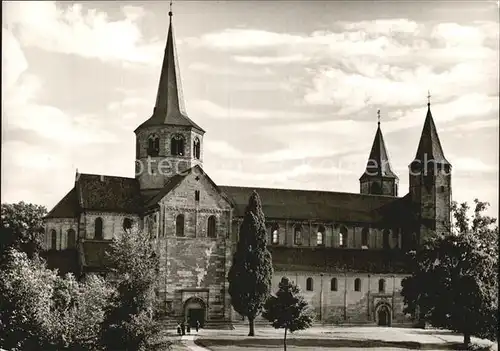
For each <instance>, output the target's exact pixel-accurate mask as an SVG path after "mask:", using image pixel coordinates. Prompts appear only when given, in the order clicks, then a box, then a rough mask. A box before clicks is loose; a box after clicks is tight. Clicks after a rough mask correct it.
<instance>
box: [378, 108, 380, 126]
mask: <svg viewBox="0 0 500 351" xmlns="http://www.w3.org/2000/svg"><path fill="white" fill-rule="evenodd" d="M377 120H378V122H377V123H378V125H379V126H380V109H379V110H378V111H377Z"/></svg>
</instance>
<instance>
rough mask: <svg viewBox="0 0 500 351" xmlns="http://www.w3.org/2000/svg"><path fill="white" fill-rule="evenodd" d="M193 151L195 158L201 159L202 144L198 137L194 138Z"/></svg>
mask: <svg viewBox="0 0 500 351" xmlns="http://www.w3.org/2000/svg"><path fill="white" fill-rule="evenodd" d="M193 153H194V158H195V159H197V160H199V159H200V156H201V144H200V139H198V138H197V137H196V138H194V141H193Z"/></svg>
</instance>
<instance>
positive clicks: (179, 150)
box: [170, 134, 184, 156]
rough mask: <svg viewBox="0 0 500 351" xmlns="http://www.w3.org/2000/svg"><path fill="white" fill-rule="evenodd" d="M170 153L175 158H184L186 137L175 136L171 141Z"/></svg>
mask: <svg viewBox="0 0 500 351" xmlns="http://www.w3.org/2000/svg"><path fill="white" fill-rule="evenodd" d="M170 153H171V154H172V155H173V156H184V137H183V136H182V135H181V134H175V135H174V136H173V137H172V139H171V140H170Z"/></svg>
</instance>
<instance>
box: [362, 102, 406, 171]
mask: <svg viewBox="0 0 500 351" xmlns="http://www.w3.org/2000/svg"><path fill="white" fill-rule="evenodd" d="M377 120H378V122H377V132H376V133H375V138H374V139H373V145H372V149H371V151H370V157H369V158H368V162H367V164H366V170H365V172H364V173H363V175H362V176H361V179H364V178H365V177H386V178H396V179H397V178H398V177H397V176H396V174H395V173H394V172H393V171H392V168H391V164H390V162H389V154H388V152H387V149H386V147H385V142H384V136H383V135H382V129H381V128H380V110H378V111H377Z"/></svg>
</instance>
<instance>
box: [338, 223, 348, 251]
mask: <svg viewBox="0 0 500 351" xmlns="http://www.w3.org/2000/svg"><path fill="white" fill-rule="evenodd" d="M339 246H340V247H347V228H346V227H344V226H343V227H342V228H340V233H339Z"/></svg>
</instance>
